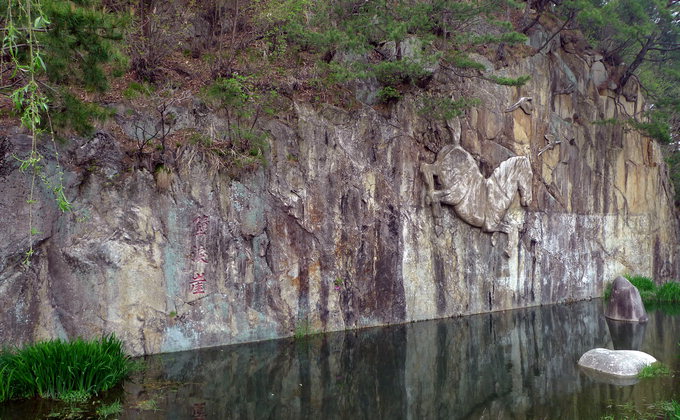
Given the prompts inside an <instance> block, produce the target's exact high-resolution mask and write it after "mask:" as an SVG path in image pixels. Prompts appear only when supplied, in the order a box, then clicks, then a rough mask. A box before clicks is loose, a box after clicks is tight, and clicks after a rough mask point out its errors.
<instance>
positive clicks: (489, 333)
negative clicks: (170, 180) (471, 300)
mask: <svg viewBox="0 0 680 420" xmlns="http://www.w3.org/2000/svg"><path fill="white" fill-rule="evenodd" d="M610 329H612V331H614V337H613V339H612V334H611V333H610ZM624 329H625V327H624ZM620 330H621V328H620V327H618V328H615V327H614V326H612V327H609V326H608V325H607V322H606V321H605V318H604V316H603V305H602V302H601V301H599V300H593V301H591V302H579V303H574V304H569V305H553V306H545V307H537V308H530V309H522V310H515V311H507V312H499V313H492V314H483V315H474V316H469V317H461V318H452V319H444V320H435V321H427V322H418V323H411V324H406V325H398V326H391V327H384V328H373V329H365V330H358V331H350V332H339V333H329V334H325V335H318V336H311V337H307V338H305V339H298V340H293V339H283V340H275V341H267V342H260V343H253V344H246V345H234V346H227V347H220V348H211V349H205V350H196V351H190V352H182V353H172V354H164V355H158V356H153V357H148V358H147V359H146V362H147V369H146V370H144V371H143V372H140V373H137V374H135V376H134V377H133V378H132V380H130V381H128V382H127V383H126V384H125V386H124V389H120V390H118V391H117V392H113V393H111V394H109V395H105V396H103V397H102V399H103V401H104V402H111V401H113V400H116V399H118V400H120V401H121V402H122V403H123V409H124V411H123V412H122V413H121V414H119V416H118V418H123V419H138V418H144V419H335V418H338V419H340V418H351V419H353V420H355V419H401V418H408V419H599V418H600V417H601V416H603V415H605V414H617V412H622V411H623V410H625V409H626V408H625V407H621V405H624V404H625V405H627V406H628V409H630V407H633V406H634V407H638V408H644V407H645V406H646V405H647V404H649V403H652V402H655V401H659V400H668V399H672V398H675V399H676V400H677V399H679V398H680V381H679V379H678V377H666V378H654V379H644V380H640V381H639V382H638V383H636V384H634V385H628V386H621V385H615V384H607V383H602V382H599V381H597V380H596V379H592V378H591V377H589V376H588V375H586V374H584V373H583V372H581V371H580V370H579V369H578V367H577V365H576V362H577V360H578V358H579V357H580V356H581V355H582V354H583V353H584V352H586V351H587V350H590V349H592V348H595V347H607V348H614V344H616V346H617V347H619V348H620V347H622V346H623V347H631V346H632V347H639V349H640V350H642V351H645V352H648V353H650V354H652V355H653V356H655V357H656V358H657V359H659V360H660V361H662V362H663V363H665V364H666V365H668V366H669V367H670V368H671V369H672V370H676V371H678V370H680V357H679V355H680V347H679V346H678V342H679V341H680V316H678V315H667V314H666V313H664V312H662V311H653V312H650V320H649V322H648V323H647V324H646V326H644V327H643V329H641V330H640V329H638V330H637V331H633V334H632V335H626V336H623V337H622V336H621V335H620V333H617V332H616V331H620ZM625 334H630V331H628V332H625ZM60 410H61V414H62V416H66V414H68V410H66V408H64V407H61V408H59V407H58V406H56V405H55V404H48V403H43V404H36V401H32V402H24V403H12V404H5V405H4V406H1V405H0V418H1V419H14V418H17V419H28V418H44V417H45V416H46V415H47V414H48V413H53V414H56V413H59V412H60ZM64 410H66V411H64ZM65 413H66V414H65ZM73 414H74V415H76V414H77V413H73Z"/></svg>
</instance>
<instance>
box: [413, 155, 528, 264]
mask: <svg viewBox="0 0 680 420" xmlns="http://www.w3.org/2000/svg"><path fill="white" fill-rule="evenodd" d="M420 170H421V173H422V174H423V177H424V178H425V183H426V184H427V203H428V204H430V205H431V206H432V211H433V214H434V216H435V220H436V222H435V229H437V233H438V234H439V233H440V232H441V224H440V222H439V219H440V217H441V204H447V205H450V206H453V208H454V210H455V212H456V214H457V215H458V217H460V218H461V219H462V220H463V221H465V222H466V223H468V224H470V225H472V226H475V227H479V228H481V229H482V231H484V232H491V233H495V232H503V233H505V234H507V235H508V236H509V241H508V247H506V249H505V254H506V255H507V256H509V255H510V249H511V248H512V246H514V245H516V244H515V243H514V242H516V241H517V226H514V225H512V224H511V223H509V222H508V221H506V220H505V216H506V213H507V211H508V208H509V207H510V204H511V203H512V200H513V199H514V198H515V193H516V192H517V191H518V190H519V194H520V203H521V204H522V206H528V205H529V204H530V203H531V200H532V192H531V180H532V177H533V172H532V170H531V164H530V162H529V158H528V157H526V156H515V157H511V158H509V159H507V160H505V161H503V162H501V164H500V165H499V166H498V167H497V168H496V169H495V170H494V171H493V173H492V174H491V176H490V177H489V178H485V177H484V176H483V175H482V173H481V171H480V169H479V166H478V165H477V162H476V161H475V160H474V158H473V157H472V155H471V154H470V153H469V152H468V151H466V150H465V149H463V148H462V147H461V146H460V145H447V146H444V148H442V150H441V151H440V152H439V153H438V155H437V159H436V160H435V162H434V163H432V164H427V163H424V164H422V165H421V166H420ZM435 178H436V181H437V185H438V186H439V188H438V189H437V188H435V187H436V184H435ZM492 243H494V244H495V236H494V237H492Z"/></svg>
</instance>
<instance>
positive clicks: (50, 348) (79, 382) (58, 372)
mask: <svg viewBox="0 0 680 420" xmlns="http://www.w3.org/2000/svg"><path fill="white" fill-rule="evenodd" d="M130 369H131V361H130V359H129V358H128V356H126V355H125V354H124V352H123V343H122V342H121V341H120V340H119V339H117V338H116V337H115V336H114V335H109V336H104V337H102V338H101V339H100V340H92V341H84V340H83V339H81V338H78V339H77V340H74V341H71V342H67V341H62V340H51V341H46V342H41V343H36V344H34V345H31V346H28V347H25V348H23V349H17V350H13V351H6V350H5V351H2V352H1V353H0V402H3V401H6V400H10V399H17V398H32V397H34V396H36V395H38V396H40V397H42V398H50V399H57V400H58V399H68V398H69V396H72V395H76V394H77V395H86V396H89V395H93V394H97V393H99V392H100V391H106V390H107V389H110V388H112V387H114V386H115V385H117V384H118V383H120V382H121V381H122V380H123V379H125V378H126V377H127V375H128V373H129V372H130Z"/></svg>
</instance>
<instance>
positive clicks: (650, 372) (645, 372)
mask: <svg viewBox="0 0 680 420" xmlns="http://www.w3.org/2000/svg"><path fill="white" fill-rule="evenodd" d="M670 374H671V370H670V369H669V368H668V366H666V365H664V364H663V363H661V362H654V363H652V364H651V365H647V366H645V367H643V368H642V370H641V371H640V373H638V378H656V377H659V376H669V375H670Z"/></svg>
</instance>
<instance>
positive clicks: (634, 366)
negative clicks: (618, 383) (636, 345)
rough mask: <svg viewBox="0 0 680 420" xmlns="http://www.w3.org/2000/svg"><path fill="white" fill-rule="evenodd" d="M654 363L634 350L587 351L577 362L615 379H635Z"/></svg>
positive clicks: (645, 355) (598, 349)
mask: <svg viewBox="0 0 680 420" xmlns="http://www.w3.org/2000/svg"><path fill="white" fill-rule="evenodd" d="M654 362H656V359H655V358H654V357H653V356H650V355H649V354H647V353H643V352H641V351H636V350H608V349H602V348H597V349H592V350H588V351H587V352H586V353H584V354H583V356H581V358H580V359H579V360H578V365H579V366H581V367H583V368H586V369H592V370H594V371H597V372H600V373H603V374H606V375H610V376H616V377H636V376H637V375H638V373H640V371H641V370H642V368H644V367H645V366H649V365H651V364H652V363H654Z"/></svg>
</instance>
